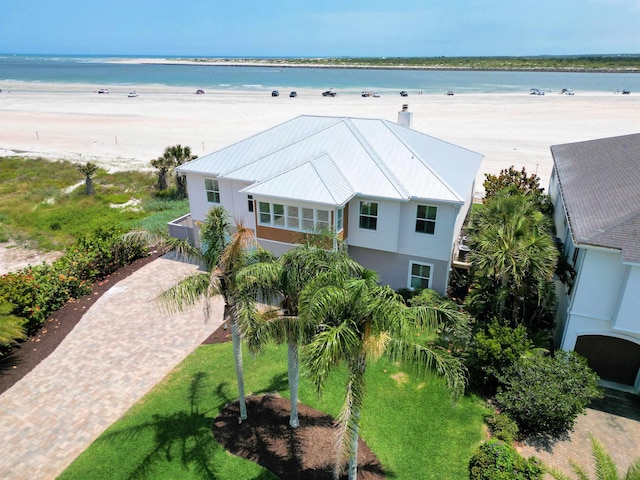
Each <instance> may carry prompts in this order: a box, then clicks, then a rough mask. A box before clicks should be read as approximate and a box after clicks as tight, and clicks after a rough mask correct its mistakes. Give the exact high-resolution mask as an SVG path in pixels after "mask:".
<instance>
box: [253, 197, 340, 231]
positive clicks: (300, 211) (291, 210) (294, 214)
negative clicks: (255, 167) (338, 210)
mask: <svg viewBox="0 0 640 480" xmlns="http://www.w3.org/2000/svg"><path fill="white" fill-rule="evenodd" d="M257 204H258V224H259V225H265V226H270V227H274V228H281V229H284V230H290V231H293V232H311V233H313V232H316V231H318V230H319V229H320V228H321V227H326V228H330V227H331V212H332V210H330V209H329V210H325V209H319V208H312V207H301V206H299V205H288V204H286V203H272V202H263V201H257ZM265 207H266V208H265ZM267 209H268V211H267ZM319 212H326V215H325V216H326V220H324V219H321V218H320V216H321V215H322V214H320V213H319ZM305 214H306V215H307V216H306V217H305V216H304V215H305ZM267 215H268V216H269V221H268V222H267V221H266V220H265V219H264V218H266V216H267ZM263 217H264V218H263ZM292 225H293V226H292Z"/></svg>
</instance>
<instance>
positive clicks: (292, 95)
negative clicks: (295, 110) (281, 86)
mask: <svg viewBox="0 0 640 480" xmlns="http://www.w3.org/2000/svg"><path fill="white" fill-rule="evenodd" d="M297 96H298V92H291V93H290V94H289V97H291V98H295V97H297Z"/></svg>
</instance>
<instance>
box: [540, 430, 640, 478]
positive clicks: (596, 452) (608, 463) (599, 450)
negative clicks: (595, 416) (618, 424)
mask: <svg viewBox="0 0 640 480" xmlns="http://www.w3.org/2000/svg"><path fill="white" fill-rule="evenodd" d="M591 455H592V456H593V461H594V462H595V473H596V476H595V479H596V480H640V458H638V459H637V460H636V461H635V462H633V463H632V464H631V465H630V466H629V469H628V470H627V473H626V474H625V476H624V477H621V476H620V475H619V474H618V468H617V467H616V464H615V463H613V460H612V459H611V455H609V453H607V451H606V450H605V449H604V447H603V446H602V444H601V443H600V442H599V441H598V440H597V439H596V438H594V437H593V436H591ZM571 466H572V467H573V471H574V472H575V474H576V475H577V476H578V479H579V480H589V476H588V475H587V473H586V472H585V470H584V469H583V468H582V467H581V466H580V465H578V464H576V463H574V462H573V461H572V462H571ZM547 471H548V473H549V474H550V475H551V476H552V477H553V478H555V479H556V480H570V478H569V477H567V476H566V475H564V474H563V473H561V472H560V471H558V470H557V469H555V468H548V469H547Z"/></svg>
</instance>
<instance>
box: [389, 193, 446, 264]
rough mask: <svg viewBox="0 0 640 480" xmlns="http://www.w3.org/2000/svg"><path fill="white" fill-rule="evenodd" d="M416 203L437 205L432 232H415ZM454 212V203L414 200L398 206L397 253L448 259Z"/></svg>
mask: <svg viewBox="0 0 640 480" xmlns="http://www.w3.org/2000/svg"><path fill="white" fill-rule="evenodd" d="M418 205H427V206H434V207H437V209H438V210H437V215H436V223H435V231H434V233H433V234H427V233H420V232H416V214H417V208H418ZM456 213H457V208H456V205H452V204H440V203H433V202H416V201H410V202H408V203H404V204H402V205H401V208H400V225H399V228H398V233H397V236H398V253H401V254H403V255H418V256H420V257H429V258H432V259H435V260H443V261H449V260H450V259H451V252H452V250H453V241H454V238H453V237H454V229H455V224H456Z"/></svg>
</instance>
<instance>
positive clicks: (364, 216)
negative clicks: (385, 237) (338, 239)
mask: <svg viewBox="0 0 640 480" xmlns="http://www.w3.org/2000/svg"><path fill="white" fill-rule="evenodd" d="M365 203H367V204H370V205H375V206H376V214H375V215H372V214H370V213H362V206H363V204H365ZM379 209H380V204H379V203H378V202H369V201H366V200H360V204H359V206H358V228H359V229H361V230H366V231H368V232H375V231H377V230H378V214H379V213H380V212H379ZM363 218H367V219H371V218H373V219H375V225H376V226H375V228H368V227H363V226H362V219H363Z"/></svg>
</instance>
